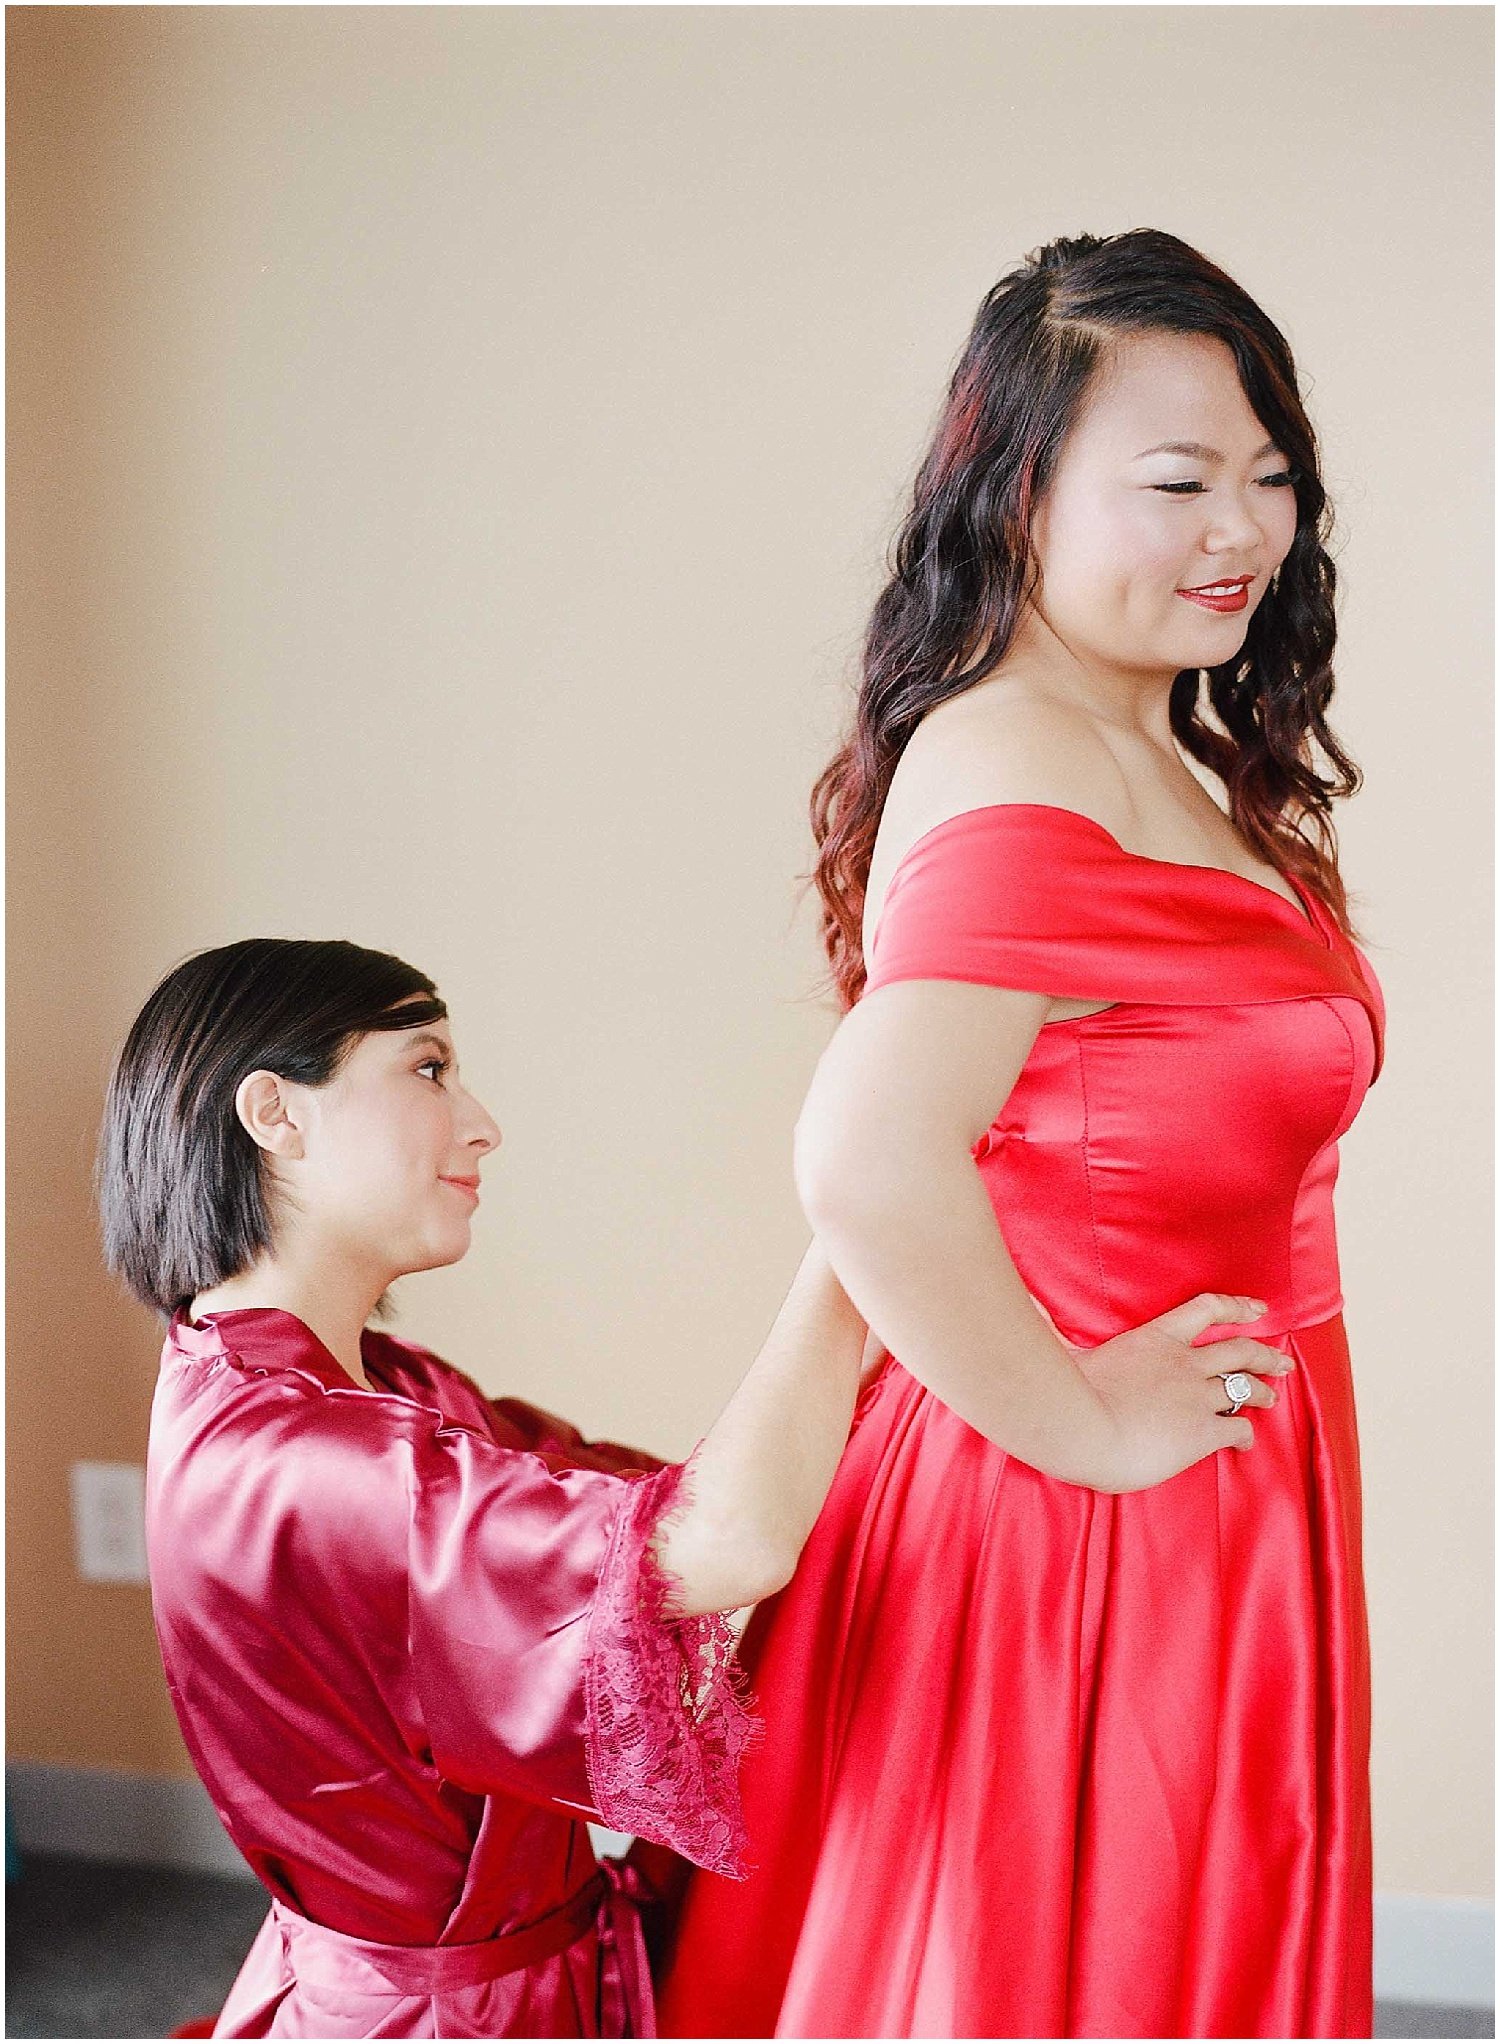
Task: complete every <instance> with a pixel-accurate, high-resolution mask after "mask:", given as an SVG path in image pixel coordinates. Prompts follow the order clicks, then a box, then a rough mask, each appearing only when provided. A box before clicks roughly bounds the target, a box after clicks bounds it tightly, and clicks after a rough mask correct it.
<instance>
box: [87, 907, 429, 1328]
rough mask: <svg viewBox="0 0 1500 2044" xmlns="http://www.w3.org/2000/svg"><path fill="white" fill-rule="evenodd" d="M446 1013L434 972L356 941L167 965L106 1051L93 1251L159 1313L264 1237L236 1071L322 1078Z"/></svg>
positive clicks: (260, 1176) (252, 1251) (184, 1300)
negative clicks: (376, 1040)
mask: <svg viewBox="0 0 1500 2044" xmlns="http://www.w3.org/2000/svg"><path fill="white" fill-rule="evenodd" d="M447 1012H448V1010H447V1007H446V1006H445V1004H444V1003H443V1002H442V1001H441V1000H440V999H439V998H438V991H437V988H436V987H435V986H434V985H433V983H432V981H431V980H430V979H428V978H426V977H425V975H424V974H422V973H420V972H418V971H417V970H416V968H415V967H414V966H410V965H407V964H405V963H404V962H403V961H402V960H401V959H399V958H392V957H391V956H390V955H389V954H388V953H387V952H384V951H366V950H364V949H363V948H362V946H360V945H358V944H349V943H345V942H342V941H330V942H326V943H320V942H314V941H309V940H302V939H296V938H287V937H250V938H247V939H246V940H245V941H244V942H243V943H239V944H225V945H222V946H220V947H219V949H217V950H214V951H200V952H198V953H197V955H196V956H195V957H192V958H189V959H187V960H185V961H184V963H183V964H181V965H179V966H177V967H175V968H174V970H173V971H171V972H169V973H168V974H167V976H166V978H165V979H164V980H163V981H162V982H161V984H160V985H159V986H158V987H157V989H156V991H155V992H154V993H153V994H152V996H151V998H150V999H149V1000H148V1001H147V1003H146V1005H145V1007H144V1008H142V1010H141V1012H140V1014H139V1015H137V1017H136V1019H135V1021H134V1023H133V1024H132V1026H131V1030H130V1034H129V1035H128V1036H127V1037H126V1039H125V1045H124V1048H123V1049H122V1050H121V1052H120V1055H119V1057H118V1059H117V1060H116V1062H115V1068H114V1071H113V1073H112V1074H111V1077H110V1081H109V1092H108V1095H107V1098H106V1102H105V1108H104V1125H103V1128H102V1130H101V1132H100V1138H99V1160H98V1171H97V1187H98V1197H99V1213H100V1219H101V1221H102V1224H103V1234H104V1256H105V1261H106V1262H107V1263H108V1265H109V1268H110V1270H111V1271H112V1272H113V1273H114V1275H115V1276H116V1277H118V1278H120V1279H121V1280H122V1281H123V1282H124V1283H125V1284H126V1285H128V1286H129V1288H130V1290H131V1291H132V1292H134V1294H135V1296H136V1297H137V1298H138V1299H140V1300H142V1301H143V1302H144V1303H145V1304H146V1305H148V1306H153V1307H155V1309H156V1310H157V1312H158V1313H160V1314H162V1315H163V1316H164V1317H170V1316H171V1315H172V1314H173V1313H176V1312H178V1311H180V1310H182V1309H183V1308H185V1307H186V1306H187V1304H188V1303H189V1301H190V1300H191V1299H193V1298H194V1296H195V1295H196V1294H197V1293H199V1292H203V1291H207V1290H208V1288H209V1287H210V1286H211V1285H218V1284H222V1283H223V1282H224V1281H225V1279H226V1278H231V1277H237V1276H238V1275H239V1274H240V1272H241V1271H244V1270H248V1269H249V1268H250V1266H251V1265H252V1264H253V1263H254V1262H255V1260H256V1258H257V1257H259V1256H262V1255H264V1254H265V1252H266V1251H267V1250H269V1249H270V1247H271V1245H272V1214H271V1203H270V1197H269V1194H270V1186H269V1183H268V1173H267V1165H266V1160H265V1157H264V1154H263V1152H262V1151H261V1150H260V1148H259V1146H258V1145H257V1144H256V1143H255V1141H254V1140H253V1138H252V1137H251V1135H250V1133H249V1131H248V1130H247V1129H246V1127H245V1126H244V1124H243V1122H241V1120H240V1118H239V1116H238V1114H237V1113H236V1112H235V1105H234V1097H235V1094H236V1092H237V1091H238V1090H239V1084H240V1081H241V1080H242V1079H243V1078H245V1077H246V1076H247V1074H249V1073H250V1072H254V1071H269V1072H275V1073H276V1074H277V1076H278V1077H279V1078H284V1079H293V1080H296V1081H297V1082H298V1083H299V1084H300V1085H304V1086H322V1085H325V1084H326V1083H327V1082H328V1080H330V1079H331V1078H332V1077H333V1076H334V1074H335V1073H336V1072H337V1070H338V1069H339V1066H340V1065H341V1064H342V1063H343V1060H344V1058H345V1057H346V1056H347V1055H348V1053H349V1051H350V1050H351V1049H352V1047H353V1045H354V1043H355V1042H356V1041H357V1040H358V1038H359V1037H361V1036H364V1035H368V1034H369V1033H370V1032H371V1031H372V1030H377V1029H381V1030H383V1029H415V1028H417V1027H419V1026H420V1025H421V1024H422V1023H424V1022H436V1021H438V1020H440V1019H441V1018H442V1017H444V1016H446V1014H447Z"/></svg>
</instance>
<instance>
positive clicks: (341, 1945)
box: [271, 1872, 614, 1994]
mask: <svg viewBox="0 0 1500 2044" xmlns="http://www.w3.org/2000/svg"><path fill="white" fill-rule="evenodd" d="M613 1897H614V1884H613V1883H612V1882H610V1881H609V1880H607V1879H606V1877H605V1875H604V1874H603V1873H602V1872H600V1873H597V1874H594V1875H593V1876H592V1877H591V1878H590V1879H589V1880H588V1881H586V1882H585V1883H584V1885H583V1887H581V1888H580V1889H579V1890H578V1892H577V1894H576V1895H570V1896H569V1898H568V1900H567V1901H566V1902H564V1903H563V1904H562V1906H561V1907H560V1908H558V1909H554V1910H553V1911H552V1912H551V1913H550V1915H547V1916H544V1917H543V1918H542V1919H541V1921H540V1922H539V1923H529V1924H527V1925H526V1926H525V1928H524V1929H522V1930H508V1931H502V1932H500V1933H499V1935H498V1936H496V1937H492V1938H481V1939H479V1940H478V1941H477V1942H476V1943H473V1944H465V1945H381V1944H376V1943H375V1942H374V1940H373V1939H371V1938H355V1937H348V1936H346V1935H345V1933H344V1932H343V1931H339V1930H330V1929H329V1927H328V1925H327V1924H323V1923H314V1922H313V1921H312V1919H311V1918H310V1917H306V1916H303V1915H301V1914H300V1913H299V1912H298V1911H297V1910H295V1909H293V1908H291V1907H290V1906H289V1905H288V1904H287V1903H285V1902H283V1901H282V1900H281V1898H280V1896H272V1898H271V1914H272V1915H273V1916H274V1917H275V1919H276V1923H277V1926H278V1928H279V1929H280V1932H281V1944H282V1950H283V1951H284V1952H285V1954H286V1958H287V1963H288V1964H289V1965H290V1967H291V1969H292V1971H293V1973H294V1974H295V1975H296V1977H297V1979H298V1980H299V1981H306V1982H308V1983H309V1984H321V1985H323V1986H325V1987H332V1988H339V1989H341V1990H342V1991H343V1992H345V1993H355V1994H441V1993H445V1992H448V1991H450V1990H452V1989H454V1988H462V1987H477V1986H480V1985H481V1984H482V1983H483V1982H485V1981H487V1980H499V1979H500V1978H502V1977H503V1975H505V1974H507V1973H519V1972H522V1971H524V1969H525V1968H526V1967H528V1966H535V1965H538V1964H540V1962H541V1961H542V1960H543V1959H550V1958H553V1957H555V1956H556V1954H557V1953H559V1952H565V1951H566V1950H567V1949H568V1947H569V1945H572V1944H576V1943H577V1942H578V1940H579V1938H581V1937H582V1936H583V1935H584V1933H585V1932H586V1931H588V1930H591V1929H592V1928H593V1926H594V1924H595V1922H596V1921H597V1919H598V1916H599V1910H600V1907H601V1905H602V1904H604V1903H605V1902H606V1901H607V1900H611V1901H612V1900H613Z"/></svg>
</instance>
